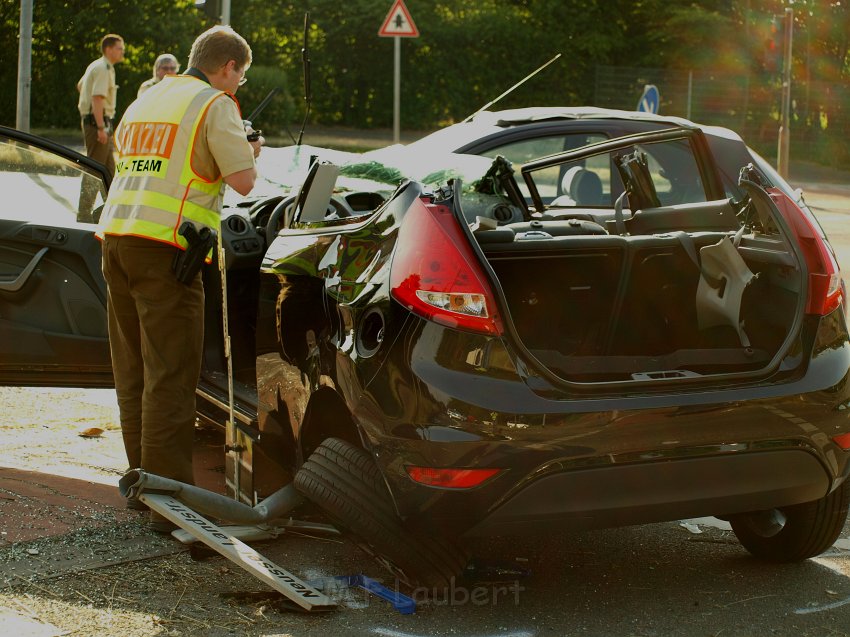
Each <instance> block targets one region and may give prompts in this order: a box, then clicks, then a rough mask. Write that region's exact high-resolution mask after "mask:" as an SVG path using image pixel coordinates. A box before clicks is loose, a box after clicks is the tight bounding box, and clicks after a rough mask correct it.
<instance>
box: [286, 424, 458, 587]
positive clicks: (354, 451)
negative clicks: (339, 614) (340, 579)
mask: <svg viewBox="0 0 850 637" xmlns="http://www.w3.org/2000/svg"><path fill="white" fill-rule="evenodd" d="M295 488H296V489H298V491H300V492H301V493H302V494H303V495H304V496H306V497H307V499H309V500H310V501H312V502H314V503H315V504H317V505H319V506H320V507H321V508H322V509H323V510H324V511H325V513H327V514H328V516H329V517H330V518H331V519H332V520H333V521H334V522H335V523H337V524H338V525H339V526H340V527H341V528H342V529H343V530H345V531H347V532H348V535H349V536H350V538H351V539H352V540H353V541H354V542H355V543H356V544H357V545H358V546H359V547H360V548H361V549H363V550H364V551H366V553H368V554H369V555H371V556H372V557H373V558H374V559H375V560H376V561H377V562H378V563H379V564H380V565H381V566H383V567H384V568H385V569H387V570H388V571H389V572H390V573H391V574H392V575H393V577H394V578H396V580H397V581H398V582H401V583H403V584H405V585H407V586H409V587H411V588H425V589H428V591H429V592H432V591H443V590H444V589H446V588H450V587H452V586H453V583H454V578H456V577H458V576H460V575H461V574H462V572H463V570H464V568H465V567H466V563H467V561H468V555H467V554H466V552H465V551H464V550H463V548H461V547H460V545H459V544H458V543H456V542H455V541H454V540H453V539H452V538H447V537H445V536H441V535H438V534H437V535H435V534H432V533H429V532H428V531H426V530H424V529H422V528H419V527H416V528H414V527H412V526H406V525H405V524H404V522H403V521H402V520H401V519H400V518H399V517H398V515H397V514H396V512H395V507H394V506H393V503H392V500H391V498H390V494H389V492H388V490H387V487H386V485H385V483H384V480H383V477H382V476H381V472H380V470H379V469H378V466H377V464H376V463H375V461H374V460H373V459H372V457H371V456H370V455H369V454H368V453H367V452H366V451H365V450H363V449H361V448H360V447H355V446H353V445H352V444H350V443H348V442H345V441H344V440H339V439H337V438H328V439H327V440H325V441H324V442H323V443H322V444H321V445H319V447H318V448H317V449H316V451H314V452H313V454H312V455H311V456H310V457H309V458H308V459H307V461H306V462H305V463H304V464H303V465H302V466H301V468H300V469H299V470H298V473H297V474H296V475H295Z"/></svg>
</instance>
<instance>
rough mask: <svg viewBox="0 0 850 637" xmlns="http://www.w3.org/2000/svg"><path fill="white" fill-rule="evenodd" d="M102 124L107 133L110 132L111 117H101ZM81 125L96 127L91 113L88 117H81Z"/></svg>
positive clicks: (95, 121)
mask: <svg viewBox="0 0 850 637" xmlns="http://www.w3.org/2000/svg"><path fill="white" fill-rule="evenodd" d="M103 123H104V126H105V127H106V130H107V131H111V130H112V118H111V117H109V116H107V115H104V116H103ZM83 124H85V125H86V126H95V127H97V120H95V118H94V115H93V114H92V113H89V114H88V115H83Z"/></svg>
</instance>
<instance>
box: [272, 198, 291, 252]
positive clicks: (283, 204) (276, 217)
mask: <svg viewBox="0 0 850 637" xmlns="http://www.w3.org/2000/svg"><path fill="white" fill-rule="evenodd" d="M297 198H298V197H297V196H296V195H291V196H289V197H283V198H282V199H281V200H280V202H278V204H277V205H276V206H275V207H274V210H272V213H271V214H270V215H269V220H268V221H267V222H266V248H268V247H269V246H270V245H271V244H272V242H273V241H274V238H275V237H276V236H277V233H278V232H280V222H281V219H282V218H283V216H284V214H285V213H286V211H287V209H289V208H291V207H292V206H294V205H295V200H296V199H297Z"/></svg>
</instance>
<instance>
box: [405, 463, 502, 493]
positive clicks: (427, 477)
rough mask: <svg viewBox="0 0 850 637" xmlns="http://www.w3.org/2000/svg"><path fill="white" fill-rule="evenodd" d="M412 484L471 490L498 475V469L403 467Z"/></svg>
mask: <svg viewBox="0 0 850 637" xmlns="http://www.w3.org/2000/svg"><path fill="white" fill-rule="evenodd" d="M405 469H406V470H407V475H409V476H410V477H411V479H412V480H413V481H414V482H418V483H419V484H424V485H426V486H429V487H440V488H442V489H471V488H472V487H477V486H478V485H479V484H481V483H483V482H484V481H485V480H488V479H489V478H492V477H493V476H494V475H496V474H497V473H499V471H500V469H456V468H448V469H446V468H437V467H413V466H407V467H405Z"/></svg>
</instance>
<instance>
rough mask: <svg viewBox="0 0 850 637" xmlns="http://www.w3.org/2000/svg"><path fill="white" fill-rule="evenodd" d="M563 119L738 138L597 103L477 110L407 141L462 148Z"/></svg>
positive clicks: (678, 120) (678, 119) (686, 122)
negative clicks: (662, 127)
mask: <svg viewBox="0 0 850 637" xmlns="http://www.w3.org/2000/svg"><path fill="white" fill-rule="evenodd" d="M567 120H628V121H633V122H647V123H654V124H669V125H670V126H698V127H699V128H701V129H702V130H703V131H704V132H705V133H707V134H710V135H716V136H718V137H725V138H727V139H735V140H740V137H739V136H738V135H737V134H736V133H734V132H733V131H731V130H729V129H727V128H722V127H719V126H703V125H700V124H696V123H694V122H692V121H690V120H688V119H685V118H683V117H677V116H674V115H657V114H654V113H643V112H639V111H624V110H618V109H613V108H601V107H598V106H532V107H526V108H514V109H507V110H502V111H481V112H479V113H476V114H475V115H474V116H472V117H471V118H469V119H468V120H465V121H463V122H459V123H457V124H452V125H451V126H447V127H446V128H442V129H440V130H437V131H435V132H433V133H431V134H429V135H426V136H425V137H422V138H421V139H419V140H417V141H415V142H413V143H412V144H409V146H414V147H417V148H420V149H422V150H427V149H429V148H434V149H436V148H443V149H447V148H448V149H454V150H458V149H463V148H465V147H467V146H468V145H469V144H471V143H472V142H475V141H477V140H479V139H483V138H485V137H489V136H491V135H496V134H498V133H500V132H504V131H506V130H508V129H511V128H514V127H518V126H526V125H535V124H544V123H547V122H558V121H567Z"/></svg>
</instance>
